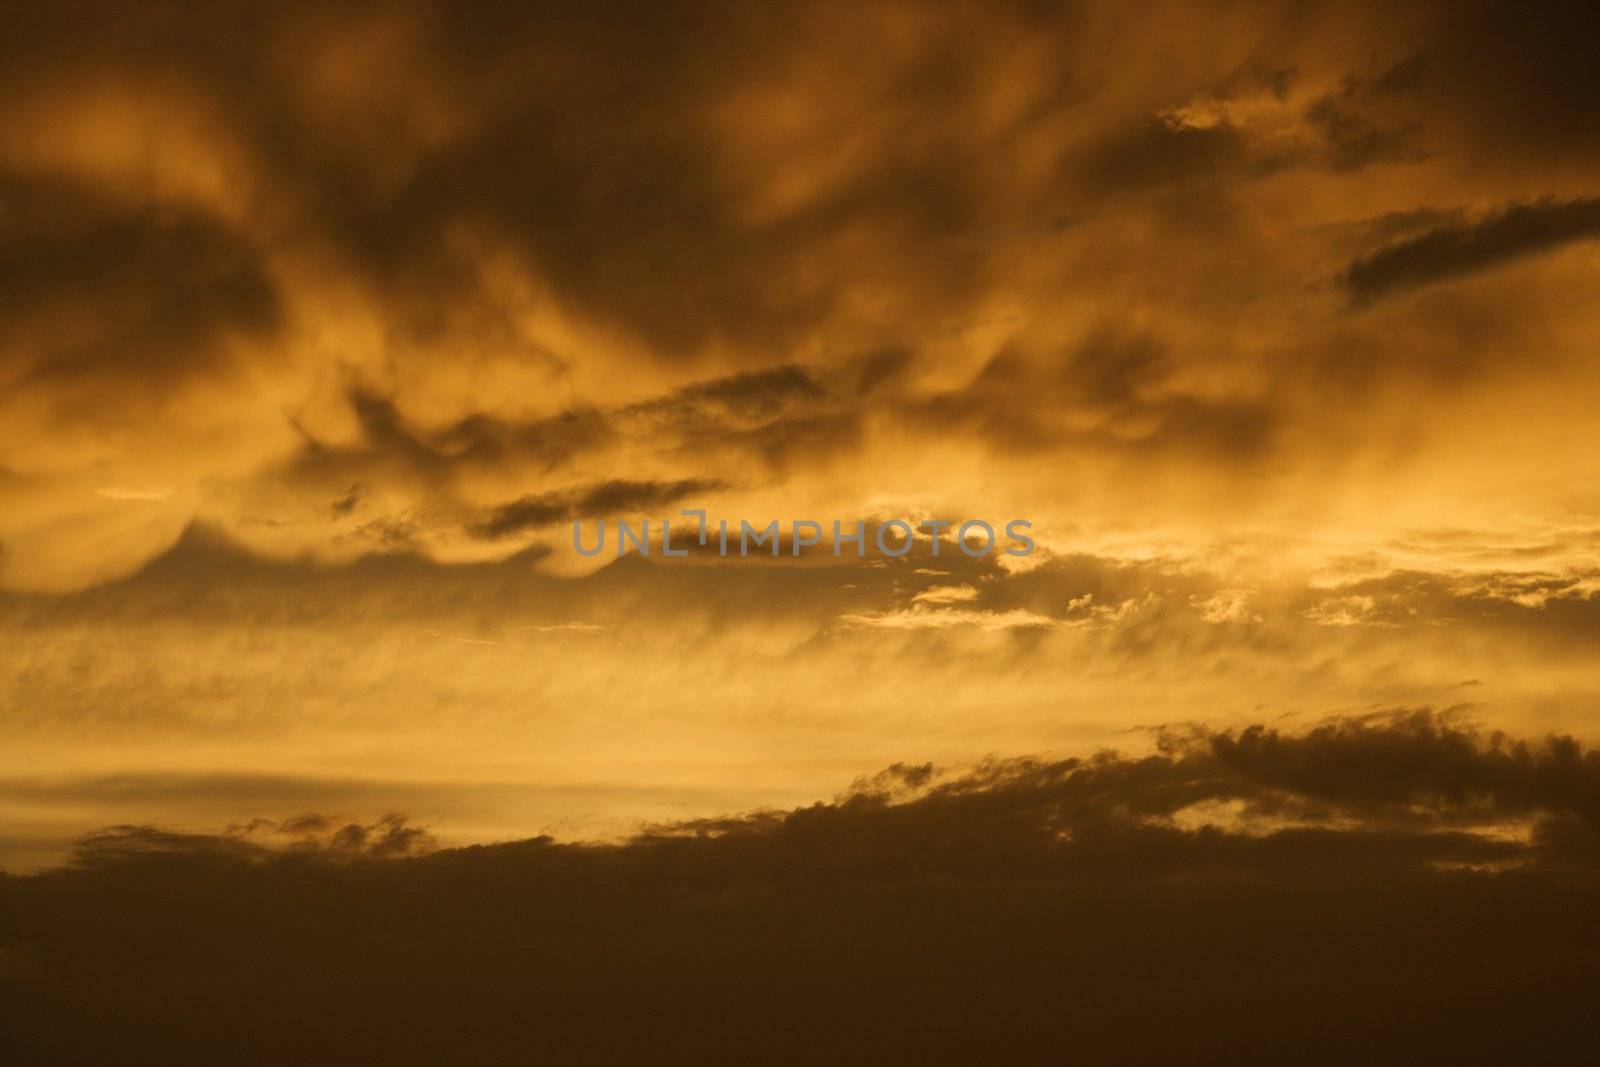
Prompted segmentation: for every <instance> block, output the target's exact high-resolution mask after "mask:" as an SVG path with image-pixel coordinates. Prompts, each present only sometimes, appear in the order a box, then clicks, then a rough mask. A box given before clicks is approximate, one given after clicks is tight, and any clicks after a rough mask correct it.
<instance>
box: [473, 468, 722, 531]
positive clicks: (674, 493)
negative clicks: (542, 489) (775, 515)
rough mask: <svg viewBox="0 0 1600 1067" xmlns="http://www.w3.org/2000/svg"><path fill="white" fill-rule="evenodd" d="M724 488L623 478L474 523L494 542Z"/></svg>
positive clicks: (515, 504) (504, 508) (524, 503)
mask: <svg viewBox="0 0 1600 1067" xmlns="http://www.w3.org/2000/svg"><path fill="white" fill-rule="evenodd" d="M724 488H726V487H725V486H724V485H723V483H721V482H718V481H714V480H710V479H696V478H684V479H681V480H679V481H675V482H629V481H620V480H618V481H609V482H600V483H597V484H594V485H586V486H579V487H577V488H574V489H567V490H557V491H554V492H549V493H538V494H535V495H533V496H525V497H522V498H521V499H518V500H513V501H511V502H510V503H507V504H502V505H501V506H499V507H497V508H495V509H494V510H493V511H491V512H490V514H489V515H488V517H486V518H485V519H483V520H482V521H481V522H478V523H475V524H474V525H473V526H472V534H473V536H474V537H482V538H485V539H489V540H493V539H497V538H502V537H509V536H511V535H513V534H517V533H521V532H522V531H524V530H531V529H538V528H539V527H542V526H551V525H554V524H555V523H559V522H569V521H571V520H573V519H583V518H593V517H599V518H612V519H615V518H621V517H626V516H628V515H631V514H633V513H636V512H640V511H651V510H655V509H660V508H663V507H666V506H667V505H669V504H676V503H679V502H681V501H685V500H688V499H689V498H691V497H697V496H703V495H705V494H708V493H714V492H717V491H718V490H720V489H724ZM691 521H692V520H691Z"/></svg>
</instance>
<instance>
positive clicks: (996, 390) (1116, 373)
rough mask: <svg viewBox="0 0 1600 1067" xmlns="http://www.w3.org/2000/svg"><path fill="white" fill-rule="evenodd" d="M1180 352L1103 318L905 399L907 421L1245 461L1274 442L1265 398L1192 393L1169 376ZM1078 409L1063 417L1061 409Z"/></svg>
mask: <svg viewBox="0 0 1600 1067" xmlns="http://www.w3.org/2000/svg"><path fill="white" fill-rule="evenodd" d="M1184 361H1185V357H1184V355H1183V354H1182V353H1179V352H1175V351H1174V350H1173V349H1172V348H1171V347H1170V346H1169V345H1167V344H1166V343H1165V342H1164V341H1163V340H1161V339H1160V338H1158V337H1154V336H1152V335H1150V334H1148V333H1144V332H1140V331H1130V330H1126V329H1120V328H1117V327H1114V326H1108V325H1101V326H1098V327H1095V328H1094V329H1091V330H1090V331H1088V332H1087V333H1086V334H1085V335H1084V336H1083V337H1082V338H1081V339H1079V340H1078V341H1077V342H1076V343H1074V344H1073V345H1071V346H1070V347H1067V348H1066V349H1064V350H1063V351H1060V352H1055V353H1041V352H1036V351H1030V350H1026V349H1019V348H1015V347H1008V348H1005V349H1003V350H1001V351H1000V352H998V353H996V354H995V355H994V356H992V357H991V358H990V359H989V360H988V362H987V363H985V364H984V366H983V368H982V369H981V370H980V371H979V372H978V373H977V374H976V375H975V376H974V377H973V378H972V380H971V381H970V382H969V383H968V384H967V385H966V386H965V387H963V388H961V389H957V390H951V391H948V392H944V393H938V394H934V395H932V396H929V397H926V398H917V399H912V400H909V401H905V402H904V410H905V411H906V413H907V414H908V415H910V417H911V418H913V419H914V420H917V421H920V422H924V423H928V424H931V425H934V426H937V427H940V428H944V429H950V430H959V431H963V432H967V433H975V434H978V435H980V436H982V437H984V438H986V439H988V440H989V441H990V442H991V443H993V444H995V445H998V446H1003V447H1006V448H1008V449H1009V448H1022V449H1029V450H1032V449H1051V448H1061V447H1078V448H1084V449H1088V450H1103V451H1106V452H1110V453H1122V454H1137V453H1148V454H1168V455H1171V454H1178V453H1187V454H1200V455H1204V456H1205V457H1206V458H1207V459H1210V460H1223V461H1228V462H1246V461H1250V460H1252V459H1256V458H1259V457H1260V456H1261V455H1262V454H1264V453H1265V451H1266V450H1267V449H1268V447H1269V446H1270V445H1271V443H1272V441H1273V435H1274V432H1275V431H1276V429H1277V426H1278V422H1279V421H1280V419H1281V413H1280V412H1279V411H1278V410H1277V409H1276V408H1275V407H1274V405H1273V404H1272V403H1271V402H1270V401H1262V400H1254V399H1247V398H1241V397H1228V396H1220V397H1210V396H1200V395H1196V394H1194V393H1192V392H1188V391H1186V390H1184V389H1183V388H1182V387H1181V386H1178V385H1176V384H1175V383H1174V381H1173V379H1174V377H1175V374H1176V372H1177V371H1178V370H1179V368H1181V367H1182V366H1183V365H1184ZM1066 414H1076V415H1077V416H1079V417H1078V419H1076V420H1074V421H1072V422H1070V423H1068V422H1067V421H1066V420H1063V418H1062V416H1063V415H1066Z"/></svg>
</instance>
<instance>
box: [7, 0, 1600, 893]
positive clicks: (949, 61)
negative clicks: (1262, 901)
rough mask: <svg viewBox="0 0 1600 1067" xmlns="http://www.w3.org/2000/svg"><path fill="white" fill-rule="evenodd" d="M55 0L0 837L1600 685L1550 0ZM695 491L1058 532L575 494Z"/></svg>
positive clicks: (19, 325) (678, 792)
mask: <svg viewBox="0 0 1600 1067" xmlns="http://www.w3.org/2000/svg"><path fill="white" fill-rule="evenodd" d="M52 7H53V5H37V6H29V7H23V6H20V5H11V6H8V7H7V8H6V9H5V11H4V14H3V16H0V17H3V19H4V23H5V28H4V32H0V99H4V100H5V107H4V108H3V109H0V813H3V820H0V869H8V870H11V871H27V870H33V869H37V868H40V867H44V866H48V865H51V864H55V863H57V862H60V861H61V860H62V859H63V858H65V857H66V856H67V855H68V852H69V850H70V849H71V847H72V845H73V842H74V840H75V839H77V838H78V837H79V835H81V834H85V833H88V832H90V831H94V830H97V829H98V828H101V827H105V826H108V825H116V824H133V825H141V826H144V825H148V826H160V827H165V828H169V829H171V830H175V831H183V832H191V833H207V834H221V833H225V832H228V828H229V827H233V828H235V829H234V831H233V832H234V833H235V835H236V836H242V837H250V836H251V834H252V833H254V831H250V830H241V829H239V828H240V827H247V826H249V825H251V820H257V819H261V820H269V821H270V822H271V825H272V826H276V827H278V828H279V829H278V830H273V831H271V832H272V833H279V832H282V833H289V832H290V831H288V830H283V829H282V827H284V826H285V825H287V824H286V823H283V822H282V820H288V819H291V818H292V817H296V816H301V815H304V814H306V813H319V814H320V815H323V816H326V817H329V818H336V819H340V820H354V821H355V822H357V823H360V824H363V825H369V824H370V825H377V822H376V820H378V819H380V818H381V817H382V816H384V815H385V814H386V813H390V812H403V813H405V815H406V816H407V818H409V819H410V820H412V821H413V822H414V823H416V824H419V825H422V826H425V827H426V828H427V829H428V831H429V832H430V833H431V834H433V835H434V836H435V838H436V839H437V840H438V841H440V842H444V843H447V844H452V845H454V844H471V843H476V842H489V841H505V840H512V839H519V838H528V837H533V836H535V835H540V834H549V835H551V836H553V837H554V838H555V839H556V840H558V841H576V840H604V841H617V840H621V839H624V838H626V837H628V836H629V835H630V834H633V833H635V832H637V831H639V830H640V829H642V828H645V827H648V826H652V825H659V824H663V823H670V822H677V821H683V820H697V819H711V818H716V817H722V816H727V815H730V814H735V813H745V812H752V811H759V810H767V809H789V808H794V807H797V806H801V805H807V804H810V803H812V802H815V801H826V800H829V799H831V798H833V797H835V796H836V795H838V794H839V793H840V792H841V791H843V790H845V789H847V788H848V787H849V786H850V783H851V782H852V781H855V780H857V779H859V778H863V777H868V776H871V775H873V774H876V773H877V772H879V771H881V770H882V769H883V768H885V767H887V766H889V765H891V764H896V763H904V764H906V765H920V764H922V763H925V762H931V763H932V764H934V765H935V767H936V768H938V769H939V770H938V772H937V773H939V774H949V775H957V774H961V773H966V772H965V771H964V770H963V768H970V767H972V766H974V765H977V764H980V763H981V761H983V760H984V759H985V758H987V757H991V756H995V757H1002V758H1004V757H1016V756H1035V755H1068V754H1073V755H1081V754H1087V753H1092V752H1094V751H1096V750H1098V749H1102V748H1115V749H1118V750H1120V751H1123V752H1126V753H1133V754H1139V753H1145V752H1149V751H1151V750H1153V748H1154V746H1155V745H1156V737H1157V729H1158V728H1159V727H1162V726H1167V727H1169V728H1171V727H1178V726H1181V725H1182V724H1186V723H1204V724H1206V728H1207V729H1210V730H1229V729H1234V728H1242V727H1244V726H1247V725H1249V724H1256V723H1264V724H1268V725H1270V726H1272V727H1274V728H1278V729H1282V730H1285V731H1296V730H1302V729H1309V728H1311V727H1312V726H1314V725H1315V724H1316V723H1318V722H1320V721H1322V720H1324V719H1325V718H1326V717H1328V716H1331V715H1340V716H1363V715H1375V714H1391V713H1394V712H1396V711H1397V710H1403V709H1431V710H1432V712H1433V713H1435V714H1437V715H1440V716H1442V717H1443V719H1444V720H1445V721H1452V722H1455V721H1460V722H1471V723H1475V724H1478V727H1479V728H1481V729H1483V730H1486V731H1492V730H1496V729H1502V730H1506V731H1508V732H1510V733H1512V734H1514V735H1516V736H1527V737H1535V738H1537V737H1542V736H1544V735H1546V734H1549V733H1552V732H1555V733H1565V734H1571V735H1574V736H1575V737H1577V738H1579V739H1581V740H1584V741H1593V740H1595V739H1596V738H1597V735H1600V729H1597V728H1596V719H1595V709H1596V707H1600V703H1597V701H1600V659H1597V656H1596V651H1597V647H1600V562H1597V550H1600V404H1597V401H1600V359H1597V358H1596V354H1597V351H1600V301H1597V300H1596V295H1597V281H1600V122H1597V121H1596V115H1597V114H1600V62H1596V56H1595V48H1594V43H1593V42H1594V33H1593V28H1592V27H1591V26H1587V25H1585V22H1584V19H1583V17H1582V11H1581V7H1575V8H1573V9H1572V10H1573V13H1571V14H1568V13H1566V9H1564V8H1557V7H1550V8H1533V9H1529V10H1528V11H1526V12H1521V11H1519V10H1516V9H1511V8H1507V7H1505V6H1503V5H1496V4H1476V3H1459V4H1443V3H1439V4H1406V5H1396V4H1390V3H1372V4H1360V3H1349V2H1340V3H1337V4H1333V3H1329V4H1316V3H1305V4H1301V3H1296V4H1283V5H1273V4H1244V3H1237V4H1236V3H1216V4H1206V5H1196V4H1191V3H1174V4H1169V5H1159V4H1145V5H1138V6H1127V5H1121V4H1112V3H1086V4H1069V5H1054V4H1036V3H1016V4H1004V5H987V4H976V3H973V4H912V3H889V2H880V3H873V4H864V5H855V4H843V3H817V4H796V5H782V6H779V5H768V4H761V3H756V4H720V3H708V4H675V5H665V4H662V5H654V4H646V5H617V6H610V7H605V6H602V7H600V8H598V9H596V8H590V7H588V6H586V5H578V4H574V5H570V6H568V5H543V6H537V7H529V8H526V9H519V8H515V7H513V6H511V5H503V6H502V5H494V6H491V5H476V6H475V5H469V4H438V5H434V4H389V5H381V6H375V7H366V6H360V5H349V6H347V5H340V4H328V3H307V4H300V3H282V4H273V5H265V4H260V5H246V6H234V5H227V4H222V5H209V4H208V5H192V6H191V5H185V6H181V7H179V6H162V5H148V6H146V5H139V6H134V5H126V6H116V5H112V6H101V5H69V6H68V8H66V9H65V10H64V11H52V10H51V8H52ZM1582 42H1587V44H1583V43H1582ZM681 508H703V509H706V510H707V511H708V512H709V514H710V516H711V518H712V520H713V521H715V520H716V519H718V518H723V519H727V520H730V521H732V522H735V523H737V521H738V520H740V519H745V520H749V521H750V522H752V523H755V524H759V525H765V524H766V523H767V522H768V521H770V520H772V519H779V520H781V521H782V522H783V523H784V526H785V528H786V529H787V526H788V524H789V523H790V521H791V520H793V519H812V520H817V521H821V522H824V523H828V524H831V521H832V520H835V519H838V520H841V521H844V522H845V523H847V524H853V523H854V522H856V521H865V522H868V523H871V524H876V523H878V522H881V521H884V520H886V519H890V518H904V519H910V520H917V521H921V520H926V519H949V520H955V521H956V522H960V521H961V520H964V519H968V518H982V519H987V520H989V521H990V522H991V523H993V524H995V525H996V526H997V527H998V526H1000V525H1003V524H1004V523H1005V522H1006V521H1008V520H1011V519H1026V520H1030V521H1031V522H1032V523H1033V533H1034V536H1035V539H1036V540H1037V543H1038V549H1037V551H1036V552H1035V553H1034V554H1033V555H1031V556H1028V557H1026V558H1012V557H1004V556H1002V555H1000V554H998V553H991V554H989V555H987V556H984V557H981V558H969V557H967V556H965V555H963V554H962V553H960V552H958V551H956V550H955V548H954V546H953V544H952V543H951V542H949V541H946V542H945V543H944V544H943V545H942V551H941V553H940V554H939V556H938V557H937V558H934V556H933V555H932V548H933V546H932V544H931V543H929V542H928V541H927V540H923V541H922V542H920V543H919V544H918V545H917V546H916V547H915V548H914V550H913V551H912V552H911V553H910V554H909V555H907V556H906V557H904V558H902V559H886V558H883V557H882V556H879V555H876V554H869V555H868V556H867V557H866V558H856V557H854V556H852V555H851V554H849V553H848V552H847V553H846V554H844V555H842V556H840V557H837V558H836V557H834V556H833V555H832V554H831V552H830V551H828V546H826V545H825V546H823V548H822V550H820V551H814V552H809V553H807V554H805V555H804V556H802V557H801V558H794V557H792V556H789V555H787V554H786V555H784V556H782V557H780V558H777V559H773V558H771V557H755V556H752V557H750V558H747V559H741V558H728V559H722V558H717V557H715V556H714V555H711V554H708V553H704V552H695V553H692V554H691V555H690V556H689V557H688V558H683V559H662V558H660V557H659V556H657V555H653V556H652V557H650V558H648V559H640V558H638V557H637V556H631V557H629V558H627V559H623V560H620V561H619V560H616V559H614V557H613V556H612V555H611V554H605V555H602V556H601V557H598V558H596V559H593V560H589V559H584V558H581V557H579V556H578V555H577V554H576V553H575V552H574V551H573V550H572V546H571V529H570V523H571V520H572V519H574V518H581V519H583V520H585V521H586V522H587V523H590V524H591V526H590V527H589V528H591V529H592V522H593V520H596V519H601V518H604V519H607V520H608V521H611V522H615V521H616V520H618V519H628V520H633V521H637V520H640V519H649V520H650V521H651V522H652V524H655V523H656V522H658V521H659V520H661V519H663V518H671V519H674V520H676V519H677V518H678V514H679V510H680V509H681ZM1191 814H1192V813H1191ZM1213 814H1215V813H1213ZM1235 815H1237V813H1235ZM1211 817H1212V815H1207V814H1206V813H1205V812H1201V813H1200V814H1198V815H1193V818H1194V819H1201V820H1202V821H1203V820H1204V819H1206V818H1211ZM1215 817H1216V818H1219V819H1221V818H1225V813H1224V814H1223V815H1215ZM257 836H259V835H257Z"/></svg>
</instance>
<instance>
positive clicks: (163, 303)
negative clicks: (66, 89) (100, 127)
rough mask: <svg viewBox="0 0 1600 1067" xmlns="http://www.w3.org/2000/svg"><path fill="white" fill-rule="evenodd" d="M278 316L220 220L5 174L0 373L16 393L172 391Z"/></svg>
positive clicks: (247, 251)
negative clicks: (43, 384) (51, 389)
mask: <svg viewBox="0 0 1600 1067" xmlns="http://www.w3.org/2000/svg"><path fill="white" fill-rule="evenodd" d="M281 314H282V312H281V308H280V302H279V295H278V290H277V287H276V285H275V284H274V282H273V280H272V279H271V278H270V276H269V275H268V273H267V270H266V267H265V264H264V263H263V260H262V258H261V256H260V255H259V254H258V252H257V251H256V250H255V249H254V248H253V247H251V245H250V244H249V243H248V242H247V241H246V240H244V239H243V238H242V237H241V236H240V235H238V234H237V233H234V232H233V231H231V230H230V229H229V228H228V227H227V226H225V225H223V224H222V223H221V222H220V221H218V220H216V219H215V218H212V217H210V216H208V215H206V214H205V213H203V212H200V211H197V210H193V209H178V208H170V207H156V206H152V205H148V204H140V203H138V202H136V201H135V202H120V201H118V200H117V199H115V198H112V197H109V196H106V195H104V194H103V193H100V192H98V191H97V190H95V189H94V188H93V187H91V186H89V185H86V184H79V183H74V182H59V181H58V182H44V181H41V180H38V179H24V178H20V177H17V176H15V175H10V174H5V173H3V172H0V346H3V347H0V368H4V369H5V371H6V372H7V373H8V375H11V376H13V377H12V380H13V382H16V381H18V380H20V381H22V382H24V383H26V382H29V381H33V382H35V383H37V382H40V381H49V382H54V383H56V384H57V385H58V386H60V387H62V388H65V389H88V388H94V387H96V386H98V387H102V388H103V387H106V386H108V385H115V386H118V387H129V386H133V387H139V386H147V387H161V386H165V385H170V384H172V383H173V382H175V381H176V380H178V379H180V378H181V377H182V376H183V375H184V374H185V373H187V372H190V371H193V370H194V369H196V368H197V367H206V366H209V365H214V364H215V363H216V362H217V361H218V360H219V359H221V358H222V348H221V345H222V342H224V341H226V340H228V339H229V338H230V337H260V336H264V335H269V334H271V333H272V332H274V331H275V330H276V329H277V328H278V326H279V324H280V318H281Z"/></svg>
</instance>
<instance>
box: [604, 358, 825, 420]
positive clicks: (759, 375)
mask: <svg viewBox="0 0 1600 1067" xmlns="http://www.w3.org/2000/svg"><path fill="white" fill-rule="evenodd" d="M826 396H827V394H826V393H825V392H824V390H823V389H822V387H821V386H820V385H818V384H817V382H816V380H815V379H814V378H813V377H812V375H811V374H810V372H808V371H807V370H806V368H805V367H801V366H797V365H795V364H792V363H791V364H784V365H783V366H781V367H773V368H772V369H770V370H760V371H750V372H748V373H745V374H735V375H731V376H728V377H725V378H714V379H710V380H707V381H701V382H694V383H692V384H690V385H686V386H684V387H683V388H681V389H678V390H676V391H674V392H673V393H671V394H669V395H667V396H664V397H660V398H658V399H655V400H650V401H645V402H643V403H641V404H638V405H635V406H634V407H633V408H631V409H628V413H637V414H653V413H658V412H666V413H672V414H675V415H676V416H677V417H679V418H684V417H688V416H689V415H690V414H698V415H700V416H701V417H702V418H706V417H716V416H718V415H720V416H723V417H731V418H734V419H738V420H741V421H747V420H754V421H760V420H764V419H770V418H772V417H774V416H776V415H778V414H781V413H783V412H785V411H789V410H792V409H794V408H795V407H806V406H810V405H813V404H815V403H817V402H819V401H822V400H824V399H825V398H826Z"/></svg>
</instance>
